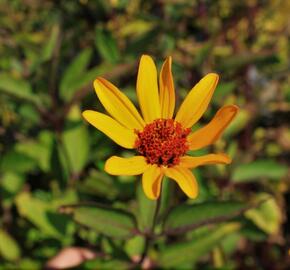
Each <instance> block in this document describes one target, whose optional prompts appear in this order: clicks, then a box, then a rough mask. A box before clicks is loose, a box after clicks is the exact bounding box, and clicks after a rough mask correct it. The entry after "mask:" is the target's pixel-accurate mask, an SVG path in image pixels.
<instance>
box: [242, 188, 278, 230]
mask: <svg viewBox="0 0 290 270" xmlns="http://www.w3.org/2000/svg"><path fill="white" fill-rule="evenodd" d="M256 198H257V199H260V200H263V199H266V201H265V202H263V203H262V204H261V205H260V206H259V207H257V208H253V209H250V210H248V211H247V212H246V213H245V216H246V217H247V218H248V219H250V220H251V221H252V222H253V223H254V224H255V225H256V226H257V227H259V228H260V229H261V230H263V231H264V232H266V233H268V234H273V233H277V232H278V230H279V227H280V225H281V222H282V216H281V210H280V208H279V206H278V204H277V202H276V201H275V199H274V198H273V197H271V196H269V195H268V194H265V193H263V194H259V195H257V197H256Z"/></svg>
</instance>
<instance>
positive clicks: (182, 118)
mask: <svg viewBox="0 0 290 270" xmlns="http://www.w3.org/2000/svg"><path fill="white" fill-rule="evenodd" d="M218 79H219V76H218V75H217V74H215V73H209V74H208V75H206V76H205V77H203V78H202V79H201V80H200V81H199V82H198V84H196V85H195V86H194V87H193V88H192V89H191V90H190V92H189V93H188V95H187V96H186V98H185V100H184V101H183V103H182V104H181V106H180V108H179V111H178V112H177V115H176V117H175V120H176V121H177V122H179V123H181V124H182V125H183V126H184V127H185V128H190V127H191V126H192V125H193V124H195V123H196V122H197V121H198V120H199V119H200V117H201V116H202V115H203V113H204V112H205V110H206V109H207V106H208V104H209V102H210V100H211V97H212V95H213V92H214V90H215V88H216V85H217V83H218Z"/></svg>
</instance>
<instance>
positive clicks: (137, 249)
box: [124, 235, 145, 258]
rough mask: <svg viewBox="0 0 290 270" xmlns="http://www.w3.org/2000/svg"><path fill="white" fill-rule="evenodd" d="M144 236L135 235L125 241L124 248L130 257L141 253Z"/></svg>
mask: <svg viewBox="0 0 290 270" xmlns="http://www.w3.org/2000/svg"><path fill="white" fill-rule="evenodd" d="M144 246H145V238H144V237H143V236H139V235H137V236H135V237H132V238H130V239H129V240H128V241H126V244H125V248H124V249H125V250H126V252H127V254H128V256H129V257H130V258H132V257H133V256H137V255H141V254H142V252H143V251H144Z"/></svg>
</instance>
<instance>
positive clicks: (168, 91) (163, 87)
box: [159, 56, 175, 119]
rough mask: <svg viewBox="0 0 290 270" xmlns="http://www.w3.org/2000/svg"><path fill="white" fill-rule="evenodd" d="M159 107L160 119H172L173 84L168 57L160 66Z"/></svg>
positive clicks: (173, 102) (169, 58) (173, 104)
mask: <svg viewBox="0 0 290 270" xmlns="http://www.w3.org/2000/svg"><path fill="white" fill-rule="evenodd" d="M159 87H160V107H161V117H162V118H165V119H168V118H172V116H173V112H174V107H175V91H174V82H173V78H172V72H171V57H170V56H169V57H168V58H167V59H166V60H165V62H164V64H163V65H162V68H161V72H160V77H159Z"/></svg>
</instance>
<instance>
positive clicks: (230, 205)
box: [164, 201, 247, 234]
mask: <svg viewBox="0 0 290 270" xmlns="http://www.w3.org/2000/svg"><path fill="white" fill-rule="evenodd" d="M246 207H247V206H246V204H244V203H241V202H234V201H226V202H219V201H217V202H203V203H198V204H192V205H188V204H184V205H179V206H177V207H175V208H174V209H173V210H172V211H171V212H169V215H168V216H167V218H166V220H165V223H164V230H165V232H167V233H172V234H178V233H180V232H183V231H189V230H193V229H196V228H198V227H200V226H201V225H204V224H210V223H216V222H221V221H225V220H229V219H231V218H233V217H234V216H236V215H238V214H240V213H241V211H243V210H245V209H246Z"/></svg>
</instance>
